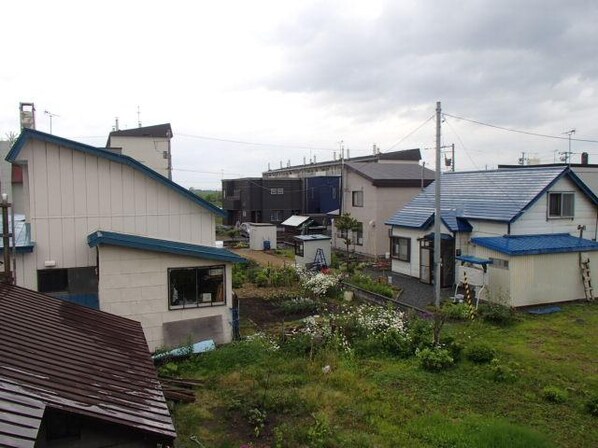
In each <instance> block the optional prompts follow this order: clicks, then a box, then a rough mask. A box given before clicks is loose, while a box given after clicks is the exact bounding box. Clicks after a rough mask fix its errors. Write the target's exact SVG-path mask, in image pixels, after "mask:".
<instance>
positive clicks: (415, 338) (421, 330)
mask: <svg viewBox="0 0 598 448" xmlns="http://www.w3.org/2000/svg"><path fill="white" fill-rule="evenodd" d="M407 333H408V334H409V339H410V340H411V350H412V353H415V352H416V351H417V350H421V349H424V348H427V347H430V346H431V345H432V334H433V329H432V323H431V322H429V321H427V320H424V319H421V318H419V317H415V316H413V317H411V318H410V319H409V320H408V321H407Z"/></svg>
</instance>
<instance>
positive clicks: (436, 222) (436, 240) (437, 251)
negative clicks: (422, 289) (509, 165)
mask: <svg viewBox="0 0 598 448" xmlns="http://www.w3.org/2000/svg"><path fill="white" fill-rule="evenodd" d="M441 111H442V109H441V106H440V101H437V102H436V181H435V185H436V188H435V192H434V202H435V204H434V205H435V213H434V293H435V294H434V296H435V304H436V308H440V283H441V280H440V272H441V269H440V268H441V264H440V263H441V261H440V251H441V247H440V221H441V216H440V126H441Z"/></svg>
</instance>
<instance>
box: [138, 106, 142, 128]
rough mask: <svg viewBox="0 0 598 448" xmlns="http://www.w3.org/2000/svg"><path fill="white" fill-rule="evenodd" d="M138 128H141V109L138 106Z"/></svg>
mask: <svg viewBox="0 0 598 448" xmlns="http://www.w3.org/2000/svg"><path fill="white" fill-rule="evenodd" d="M137 126H138V127H141V109H139V106H137Z"/></svg>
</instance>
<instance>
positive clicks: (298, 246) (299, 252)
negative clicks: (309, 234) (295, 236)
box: [295, 241, 305, 257]
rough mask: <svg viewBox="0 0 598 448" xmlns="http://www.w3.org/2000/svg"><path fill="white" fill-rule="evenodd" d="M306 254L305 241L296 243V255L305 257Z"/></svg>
mask: <svg viewBox="0 0 598 448" xmlns="http://www.w3.org/2000/svg"><path fill="white" fill-rule="evenodd" d="M304 253H305V252H304V246H303V241H295V255H297V256H298V257H303V255H304Z"/></svg>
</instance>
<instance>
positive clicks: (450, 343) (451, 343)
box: [440, 336, 463, 362]
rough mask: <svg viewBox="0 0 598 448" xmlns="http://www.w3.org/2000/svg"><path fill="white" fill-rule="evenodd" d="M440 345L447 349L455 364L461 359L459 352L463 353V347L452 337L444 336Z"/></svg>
mask: <svg viewBox="0 0 598 448" xmlns="http://www.w3.org/2000/svg"><path fill="white" fill-rule="evenodd" d="M440 345H441V346H442V347H443V348H445V349H447V350H448V351H449V353H450V355H451V357H452V358H453V361H455V362H457V361H459V360H460V359H461V352H463V345H461V343H460V342H459V341H457V340H456V339H455V338H454V337H452V336H445V337H443V338H442V339H441V340H440Z"/></svg>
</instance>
